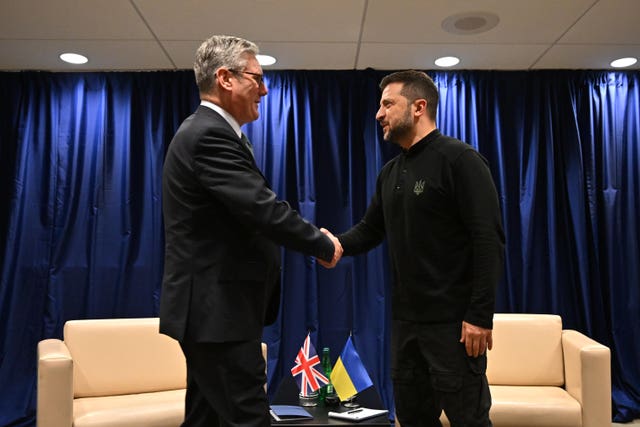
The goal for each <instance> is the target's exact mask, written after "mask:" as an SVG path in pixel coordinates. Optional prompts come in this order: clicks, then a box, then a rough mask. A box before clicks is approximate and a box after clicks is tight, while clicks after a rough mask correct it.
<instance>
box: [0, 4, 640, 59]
mask: <svg viewBox="0 0 640 427" xmlns="http://www.w3.org/2000/svg"><path fill="white" fill-rule="evenodd" d="M466 12H490V13H494V14H496V15H498V17H499V22H498V25H497V26H496V27H494V28H493V29H490V30H489V31H487V32H484V33H480V34H472V35H460V34H452V33H449V32H447V31H445V30H444V29H443V28H442V22H443V21H444V20H445V18H447V17H449V16H451V15H454V14H460V13H466ZM212 34H233V35H237V36H240V37H245V38H247V39H249V40H252V41H254V42H256V43H257V44H258V45H259V46H260V49H261V52H262V53H265V54H270V55H273V56H275V57H277V59H278V62H277V63H276V64H275V65H273V66H270V67H265V69H317V70H319V69H364V68H369V67H371V68H376V69H403V68H417V69H435V68H437V67H435V66H434V65H433V61H434V60H435V59H436V58H438V57H440V56H444V55H455V56H458V57H460V58H461V60H462V61H461V63H460V64H458V65H457V66H455V67H453V68H454V69H476V70H481V69H482V70H488V69H495V70H528V69H549V68H554V69H607V68H610V67H609V63H610V62H611V60H613V59H616V58H619V57H623V56H635V57H637V58H640V0H321V1H310V0H227V1H219V0H0V70H53V71H69V70H78V71H81V70H82V71H85V70H164V69H191V67H192V64H193V56H194V52H195V50H196V48H197V47H198V45H199V44H200V43H201V42H202V40H204V39H205V38H207V37H208V36H210V35H212ZM68 51H71V52H77V53H82V54H84V55H85V56H87V57H89V63H88V64H85V65H81V66H73V65H69V64H65V63H63V62H61V61H60V60H59V59H58V55H59V54H61V53H63V52H68ZM631 68H632V69H640V62H638V63H636V65H634V66H632V67H631Z"/></svg>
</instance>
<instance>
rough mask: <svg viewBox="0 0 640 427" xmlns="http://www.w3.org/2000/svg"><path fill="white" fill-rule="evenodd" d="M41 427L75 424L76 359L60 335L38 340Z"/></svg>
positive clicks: (38, 420)
mask: <svg viewBox="0 0 640 427" xmlns="http://www.w3.org/2000/svg"><path fill="white" fill-rule="evenodd" d="M37 405H38V406H37V421H36V425H37V427H71V424H72V419H73V360H72V359H71V354H70V353H69V349H67V346H66V345H65V344H64V342H62V341H61V340H58V339H47V340H42V341H40V342H39V343H38V403H37Z"/></svg>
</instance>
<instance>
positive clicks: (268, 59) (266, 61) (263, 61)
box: [256, 55, 276, 65]
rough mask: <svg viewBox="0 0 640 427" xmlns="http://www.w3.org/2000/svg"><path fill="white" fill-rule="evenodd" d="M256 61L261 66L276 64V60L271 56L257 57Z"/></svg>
mask: <svg viewBox="0 0 640 427" xmlns="http://www.w3.org/2000/svg"><path fill="white" fill-rule="evenodd" d="M256 59H257V60H258V63H259V64H260V65H273V64H275V63H276V58H274V57H273V56H271V55H256Z"/></svg>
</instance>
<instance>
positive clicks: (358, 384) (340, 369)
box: [331, 337, 373, 400]
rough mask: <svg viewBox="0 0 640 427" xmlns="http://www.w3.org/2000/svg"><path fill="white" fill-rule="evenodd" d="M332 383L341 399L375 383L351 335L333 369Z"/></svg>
mask: <svg viewBox="0 0 640 427" xmlns="http://www.w3.org/2000/svg"><path fill="white" fill-rule="evenodd" d="M331 383H332V384H333V388H334V389H335V390H336V393H337V394H338V397H339V398H340V400H346V399H348V398H350V397H351V396H353V395H355V394H358V393H359V392H361V391H362V390H364V389H365V388H368V387H371V386H372V385H373V382H372V381H371V378H370V377H369V374H368V373H367V369H366V368H365V367H364V365H363V364H362V360H360V356H358V353H357V352H356V349H355V347H354V346H353V343H352V342H351V337H349V338H348V339H347V343H346V344H345V345H344V349H342V354H340V357H339V358H338V360H337V361H336V364H335V366H334V367H333V369H332V370H331Z"/></svg>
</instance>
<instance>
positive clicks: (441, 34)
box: [362, 0, 594, 44]
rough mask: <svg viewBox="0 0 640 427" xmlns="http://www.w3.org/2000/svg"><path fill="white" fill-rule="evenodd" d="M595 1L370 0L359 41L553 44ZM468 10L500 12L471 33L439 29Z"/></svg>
mask: <svg viewBox="0 0 640 427" xmlns="http://www.w3.org/2000/svg"><path fill="white" fill-rule="evenodd" d="M593 2H594V0H570V1H568V0H535V1H523V0H509V1H505V0H477V1H469V0H431V1H428V2H427V1H423V0H396V1H394V2H386V1H374V0H372V1H370V2H369V3H368V8H367V17H366V21H365V25H364V31H363V37H362V40H363V41H365V42H385V43H389V42H405V43H411V42H413V43H417V42H422V43H523V44H529V43H531V44H536V43H553V42H554V41H555V40H556V39H558V38H559V37H560V36H561V35H562V34H563V33H564V32H565V31H566V29H567V28H568V27H569V26H571V25H573V23H574V22H575V21H576V19H577V18H578V17H579V16H581V15H582V14H583V13H584V12H585V11H586V10H587V9H588V8H589V6H590V5H591V4H593ZM469 12H489V13H493V14H496V15H498V18H499V22H498V25H497V26H496V27H494V28H493V29H491V30H489V31H487V32H484V33H480V34H471V35H461V34H452V33H449V32H447V31H445V30H444V29H443V28H442V21H444V20H445V18H447V17H449V16H451V15H456V14H461V13H469Z"/></svg>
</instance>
